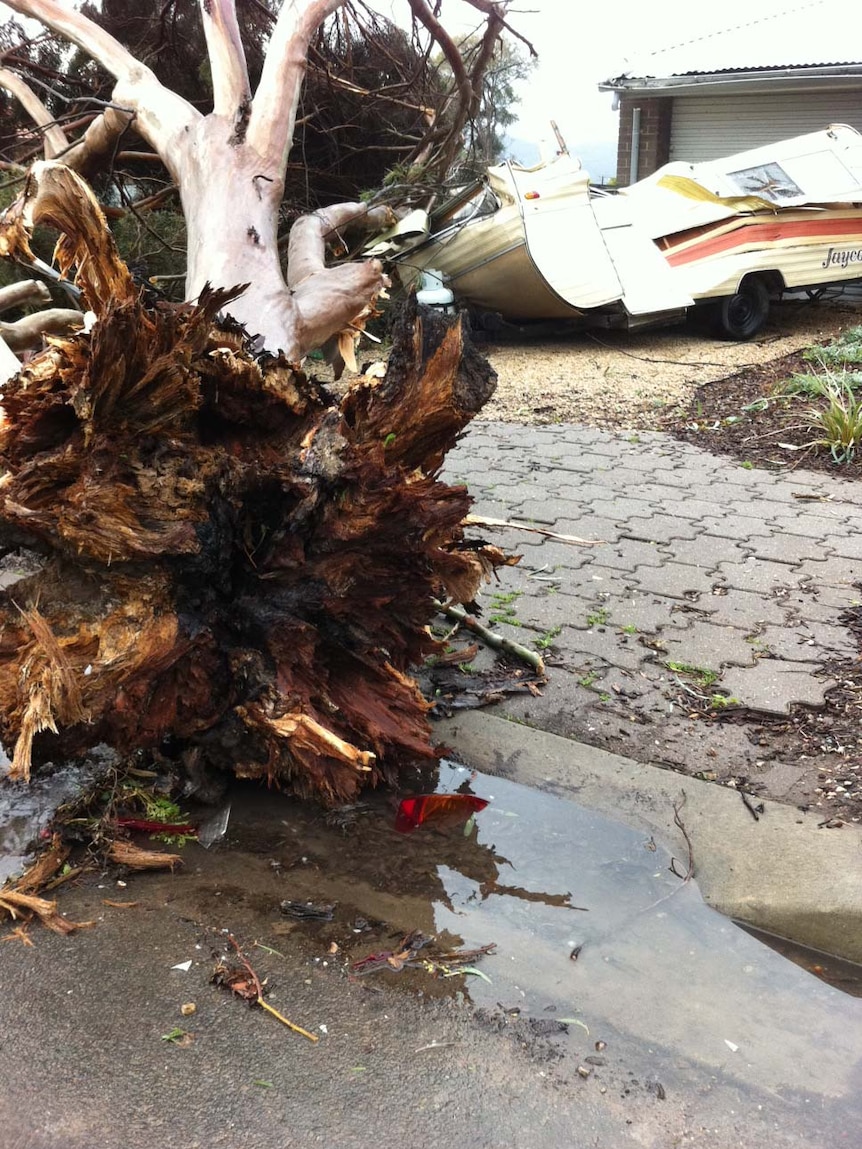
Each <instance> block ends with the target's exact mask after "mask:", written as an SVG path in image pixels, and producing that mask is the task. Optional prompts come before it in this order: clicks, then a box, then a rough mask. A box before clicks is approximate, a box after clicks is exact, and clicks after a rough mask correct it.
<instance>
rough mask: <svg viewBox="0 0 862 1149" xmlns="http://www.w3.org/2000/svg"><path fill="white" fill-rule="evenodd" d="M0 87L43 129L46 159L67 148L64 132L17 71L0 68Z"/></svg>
mask: <svg viewBox="0 0 862 1149" xmlns="http://www.w3.org/2000/svg"><path fill="white" fill-rule="evenodd" d="M0 87H2V88H5V89H6V91H7V92H11V94H12V95H13V96H14V97H15V98H16V99H17V100H18V102H19V103H20V104H21V106H22V108H23V109H24V111H25V112H26V113H27V115H28V116H29V117H30V119H31V120H32V121H33V122H34V123H35V124H37V125H38V126H39V127H40V128H41V129H43V131H42V135H43V138H44V141H45V159H46V160H52V159H53V158H54V157H55V156H56V155H57V154H58V153H59V152H62V151H63V150H64V149H66V148H68V146H69V141H68V139H67V138H66V133H65V132H64V131H63V129H62V128H61V127H59V126H58V124H57V123H56V121H55V119H54V117H53V116H52V115H51V113H50V112H49V111H48V109H47V108H46V107H45V105H44V104H43V103H42V101H41V100H40V99H39V97H38V96H37V95H36V93H35V92H34V91H33V89H32V88H31V87H30V85H29V84H26V83H25V82H24V81H23V80H22V79H21V77H20V76H19V75H18V74H17V73H15V72H11V71H10V70H9V69H8V68H0Z"/></svg>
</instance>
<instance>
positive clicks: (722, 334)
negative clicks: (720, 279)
mask: <svg viewBox="0 0 862 1149" xmlns="http://www.w3.org/2000/svg"><path fill="white" fill-rule="evenodd" d="M768 316H769V292H768V291H767V289H766V284H765V283H764V282H763V280H762V279H759V278H757V277H756V276H750V277H749V278H748V279H744V280H743V281H742V283H740V285H739V291H737V293H736V295H728V296H727V297H726V298H725V299H720V300H719V301H718V303H717V304H716V310H715V333H716V335H718V336H719V338H721V339H738V340H744V339H753V338H754V336H755V335H757V333H758V332H759V331H762V329H763V327H764V325H765V323H766V320H767V318H768Z"/></svg>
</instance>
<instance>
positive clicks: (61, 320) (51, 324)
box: [0, 307, 84, 351]
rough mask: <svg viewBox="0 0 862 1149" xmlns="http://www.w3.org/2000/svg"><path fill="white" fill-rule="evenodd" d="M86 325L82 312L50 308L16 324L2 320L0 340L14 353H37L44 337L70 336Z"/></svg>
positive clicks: (0, 323)
mask: <svg viewBox="0 0 862 1149" xmlns="http://www.w3.org/2000/svg"><path fill="white" fill-rule="evenodd" d="M83 324H84V316H83V314H82V313H81V312H80V311H73V310H72V309H71V308H68V309H67V308H64V307H49V308H47V309H46V310H45V311H36V312H34V313H33V314H32V315H25V316H24V318H23V319H18V320H16V321H15V322H14V323H3V321H2V320H0V339H3V340H4V341H5V343H6V346H7V347H9V348H10V349H11V350H12V351H35V350H38V349H39V348H40V347H41V346H42V336H43V335H69V334H71V333H72V332H73V331H79V330H80V329H81V327H82V326H83Z"/></svg>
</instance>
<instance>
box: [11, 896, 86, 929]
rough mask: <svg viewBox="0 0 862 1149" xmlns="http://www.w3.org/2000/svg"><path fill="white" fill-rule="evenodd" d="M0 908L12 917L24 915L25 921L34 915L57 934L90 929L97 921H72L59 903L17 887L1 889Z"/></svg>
mask: <svg viewBox="0 0 862 1149" xmlns="http://www.w3.org/2000/svg"><path fill="white" fill-rule="evenodd" d="M0 910H5V911H6V912H7V913H8V914H10V915H11V917H12V918H20V917H23V918H24V919H25V921H29V920H31V919H32V918H33V917H34V916H35V917H37V918H39V920H40V921H41V922H42V925H44V926H47V927H48V929H49V930H52V931H53V932H54V933H55V934H71V933H73V932H74V931H75V930H83V929H89V928H90V927H91V926H94V925H95V924H96V923H95V922H70V921H68V920H67V919H66V918H64V917H62V916H61V914H60V913H59V912H58V910H57V903H56V902H51V901H48V899H47V898H40V897H37V896H36V895H35V894H22V893H21V892H20V891H19V890H16V889H2V890H0Z"/></svg>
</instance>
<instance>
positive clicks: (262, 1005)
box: [227, 934, 319, 1041]
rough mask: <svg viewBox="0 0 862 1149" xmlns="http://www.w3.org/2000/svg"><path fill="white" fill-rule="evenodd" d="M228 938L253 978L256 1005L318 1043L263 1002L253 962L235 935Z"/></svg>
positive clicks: (295, 1031) (304, 1030)
mask: <svg viewBox="0 0 862 1149" xmlns="http://www.w3.org/2000/svg"><path fill="white" fill-rule="evenodd" d="M227 937H228V941H229V942H230V944H231V945H232V946H233V948H234V949H235V950H236V956H237V957H238V958H239V960H240V962H241V963H242V967H243V969H244V970H245V972H246V973H247V974H248V976H249V977H250V978H251V982H252V985H253V986H254V992H255V994H256V997H255V999H254V1004H255V1005H259V1006H260V1008H261V1009H265V1010H266V1012H267V1013H271V1014H272V1016H273V1017H275V1018H277V1019H278V1020H279V1021H280V1022H281V1024H282V1025H286V1026H287V1028H288V1029H292V1030H293V1032H294V1033H301V1034H302V1036H303V1037H307V1038H308V1040H309V1041H318V1040H319V1038H318V1037H317V1035H316V1034H314V1033H309V1032H308V1030H307V1029H303V1028H302V1026H301V1025H294V1023H293V1022H292V1021H288V1019H287V1018H286V1017H285V1016H284V1014H281V1013H279V1012H278V1010H277V1009H273V1007H272V1006H271V1005H270V1004H269V1003H268V1002H265V1001H264V1000H263V986H262V985H261V981H260V978H259V977H258V976H257V974H256V973H255V971H254V969H253V968H252V965H251V962H250V961H249V960H248V958H247V957H246V956H245V954H244V953H243V952H242V950H241V949H240V947H239V942H238V941H237V940H236V938H235V937H234V936H233V934H228V936H227Z"/></svg>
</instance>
